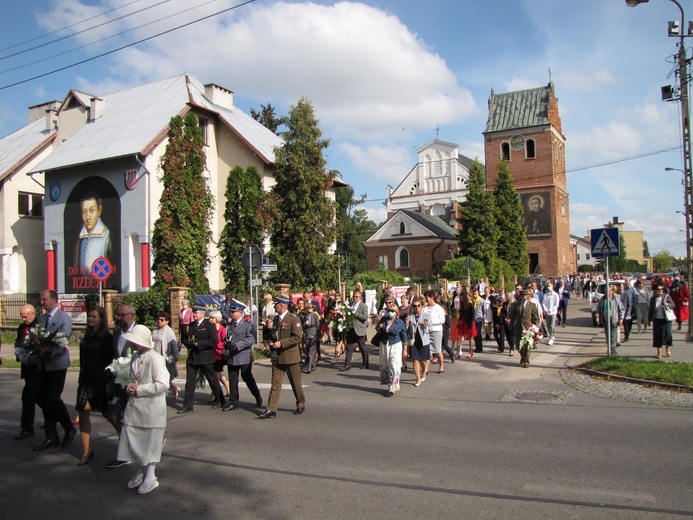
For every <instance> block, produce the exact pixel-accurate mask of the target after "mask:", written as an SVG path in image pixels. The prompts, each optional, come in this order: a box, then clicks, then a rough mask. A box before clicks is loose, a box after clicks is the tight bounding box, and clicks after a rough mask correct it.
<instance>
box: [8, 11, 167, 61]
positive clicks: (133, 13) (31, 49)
mask: <svg viewBox="0 0 693 520" xmlns="http://www.w3.org/2000/svg"><path fill="white" fill-rule="evenodd" d="M170 1H171V0H162V1H161V2H159V3H158V4H154V5H150V6H149V7H143V8H142V9H140V10H138V11H133V12H132V13H128V14H124V15H123V16H119V17H118V18H113V20H108V21H106V22H102V23H100V24H96V25H93V26H92V27H87V28H86V29H82V30H81V31H77V32H74V33H71V34H67V35H65V36H61V37H60V38H56V39H55V40H51V41H49V42H45V43H41V44H39V45H34V46H33V47H29V48H28V49H24V50H23V51H17V52H15V53H12V54H6V55H5V56H0V60H6V59H7V58H12V57H14V56H19V55H20V54H24V53H26V52H29V51H34V50H36V49H40V48H41V47H45V46H46V45H51V44H52V43H57V42H60V41H63V40H67V39H68V38H72V37H73V36H77V35H78V34H82V33H85V32H88V31H91V30H93V29H98V28H99V27H103V26H104V25H108V24H109V23H113V22H117V21H119V20H122V19H123V18H127V17H129V16H132V15H135V14H138V13H141V12H143V11H147V10H149V9H153V8H154V7H158V6H160V5H162V4H167V3H168V2H170Z"/></svg>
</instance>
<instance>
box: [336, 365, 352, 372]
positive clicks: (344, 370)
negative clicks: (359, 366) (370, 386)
mask: <svg viewBox="0 0 693 520" xmlns="http://www.w3.org/2000/svg"><path fill="white" fill-rule="evenodd" d="M348 370H351V365H344V366H343V367H342V368H340V369H339V371H340V372H347V371H348Z"/></svg>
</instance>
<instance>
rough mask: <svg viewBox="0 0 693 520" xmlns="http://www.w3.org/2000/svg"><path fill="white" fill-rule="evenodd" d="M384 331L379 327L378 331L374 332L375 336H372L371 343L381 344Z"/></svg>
mask: <svg viewBox="0 0 693 520" xmlns="http://www.w3.org/2000/svg"><path fill="white" fill-rule="evenodd" d="M382 332H383V330H382V329H379V330H378V332H376V333H375V334H373V337H372V338H371V341H370V343H371V345H374V346H376V347H377V346H378V345H380V340H381V339H382Z"/></svg>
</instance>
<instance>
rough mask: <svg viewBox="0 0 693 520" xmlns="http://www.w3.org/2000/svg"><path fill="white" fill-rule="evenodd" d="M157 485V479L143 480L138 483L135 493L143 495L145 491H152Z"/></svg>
mask: <svg viewBox="0 0 693 520" xmlns="http://www.w3.org/2000/svg"><path fill="white" fill-rule="evenodd" d="M158 487H159V481H158V480H157V479H154V480H145V481H144V482H142V484H140V487H139V488H137V493H138V494H139V495H144V494H145V493H149V492H150V491H154V490H155V489H156V488H158Z"/></svg>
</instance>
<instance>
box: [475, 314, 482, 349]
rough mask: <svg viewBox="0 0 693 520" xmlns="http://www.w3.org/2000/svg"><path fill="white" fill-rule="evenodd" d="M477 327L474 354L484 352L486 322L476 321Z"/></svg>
mask: <svg viewBox="0 0 693 520" xmlns="http://www.w3.org/2000/svg"><path fill="white" fill-rule="evenodd" d="M474 323H475V325H476V337H475V338H474V352H483V351H484V345H483V338H484V336H483V334H484V320H483V319H482V320H474Z"/></svg>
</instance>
